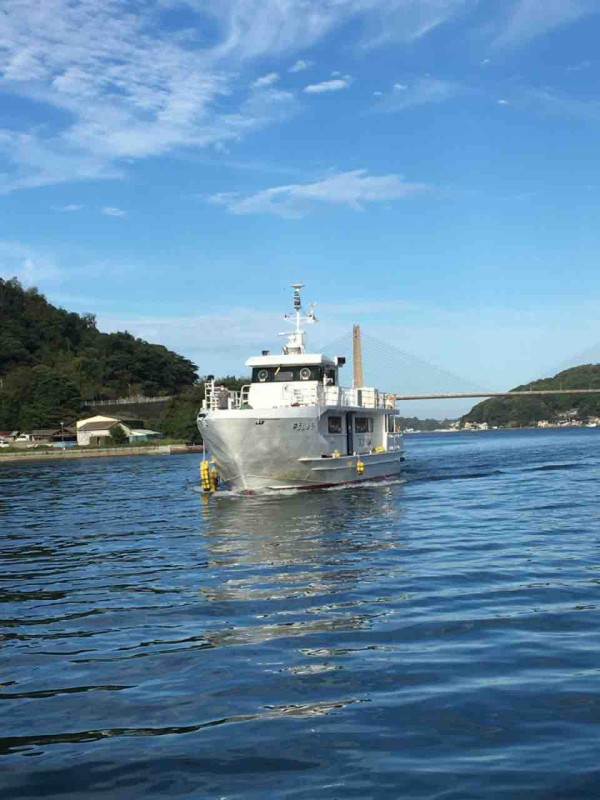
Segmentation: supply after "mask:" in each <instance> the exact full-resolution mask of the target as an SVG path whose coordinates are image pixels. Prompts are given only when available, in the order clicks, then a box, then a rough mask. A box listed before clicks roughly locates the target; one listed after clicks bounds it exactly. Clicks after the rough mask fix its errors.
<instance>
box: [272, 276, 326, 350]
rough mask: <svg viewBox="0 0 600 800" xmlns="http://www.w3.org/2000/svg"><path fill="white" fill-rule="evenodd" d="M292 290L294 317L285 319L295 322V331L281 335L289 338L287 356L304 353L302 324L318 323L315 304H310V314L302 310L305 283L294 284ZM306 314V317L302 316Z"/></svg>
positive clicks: (288, 316) (290, 316) (286, 346)
mask: <svg viewBox="0 0 600 800" xmlns="http://www.w3.org/2000/svg"><path fill="white" fill-rule="evenodd" d="M291 286H292V289H293V290H294V315H293V317H292V314H286V315H285V319H286V320H289V321H292V319H293V320H294V322H295V330H294V331H293V333H280V334H279V335H280V336H287V337H288V343H287V344H286V345H284V346H283V352H284V353H285V354H286V355H292V354H301V353H304V331H303V330H302V327H301V326H302V323H303V322H308V323H312V322H317V317H316V316H315V304H314V303H311V304H310V310H309V312H308V314H307V313H306V312H305V311H303V309H302V298H301V296H300V289H303V288H304V284H303V283H292V285H291ZM303 313H304V316H302V315H303Z"/></svg>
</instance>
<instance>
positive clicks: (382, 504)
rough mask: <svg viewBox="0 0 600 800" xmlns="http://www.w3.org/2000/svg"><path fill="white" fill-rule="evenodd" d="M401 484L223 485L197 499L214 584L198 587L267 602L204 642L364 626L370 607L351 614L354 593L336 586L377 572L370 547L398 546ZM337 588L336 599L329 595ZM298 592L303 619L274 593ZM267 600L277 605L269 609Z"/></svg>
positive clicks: (225, 598)
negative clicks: (240, 490)
mask: <svg viewBox="0 0 600 800" xmlns="http://www.w3.org/2000/svg"><path fill="white" fill-rule="evenodd" d="M400 486H401V484H400V483H399V482H395V483H392V484H389V485H384V484H379V485H377V486H375V487H374V486H366V487H360V488H358V489H357V488H356V487H352V488H348V489H346V490H343V491H341V490H334V491H331V492H327V493H324V492H319V491H317V492H295V493H283V492H282V493H269V494H263V495H254V496H250V497H249V496H242V495H235V494H231V493H224V494H223V495H220V496H219V495H216V496H213V497H211V498H210V500H211V502H210V503H206V502H203V501H204V497H201V498H200V509H201V513H202V516H203V520H204V523H205V528H204V530H203V534H202V535H203V537H204V538H205V541H206V545H207V549H208V552H209V554H210V562H209V563H210V565H211V566H213V567H216V568H218V569H219V574H220V577H219V583H218V585H216V586H206V587H202V588H201V591H202V593H203V595H204V596H205V597H206V598H207V599H208V600H210V601H212V602H231V601H239V602H257V601H260V602H261V603H263V604H266V603H269V601H271V603H270V605H269V608H270V610H269V612H268V613H264V614H262V615H260V621H254V620H253V619H249V620H248V621H246V623H245V624H244V625H243V626H231V627H227V628H226V629H223V630H212V631H210V632H208V633H207V634H206V637H207V639H208V641H210V642H211V643H213V644H215V645H231V644H242V643H249V642H253V643H258V642H262V641H267V640H270V639H276V638H279V637H281V636H285V637H289V636H305V635H307V634H310V633H324V632H327V631H335V630H340V629H358V628H361V627H363V626H365V625H367V624H368V622H369V620H370V619H371V618H372V617H374V616H376V615H373V614H366V613H360V610H359V606H360V600H353V599H348V597H347V596H346V594H345V593H347V592H350V591H351V590H352V588H353V587H355V586H356V585H357V584H358V582H362V583H363V584H364V583H366V582H368V581H369V580H370V573H372V572H374V571H375V572H376V571H377V563H378V562H377V560H376V559H373V557H372V556H373V554H375V553H376V552H378V551H385V550H389V549H391V548H395V547H398V546H401V535H400V536H399V531H400V530H401V524H400V517H401V506H400V505H399V504H398V503H397V502H394V497H395V496H396V493H397V492H398V491H399V487H400ZM324 495H325V496H324ZM363 522H364V523H365V524H362V523H363ZM386 531H387V535H386ZM256 565H260V569H256ZM342 592H344V599H340V600H339V601H336V595H339V594H340V593H342ZM299 598H314V599H315V601H313V602H312V603H311V605H309V606H307V605H306V604H303V611H302V618H298V619H294V617H297V616H299V615H298V614H297V613H295V611H294V610H293V609H290V608H289V606H288V605H287V604H285V605H284V604H283V603H282V602H281V601H286V600H293V599H299ZM318 598H321V599H322V602H316V599H318ZM325 599H326V602H325ZM273 601H279V602H280V606H282V607H273V605H272V603H273ZM297 669H298V670H299V669H300V668H299V667H298V668H297Z"/></svg>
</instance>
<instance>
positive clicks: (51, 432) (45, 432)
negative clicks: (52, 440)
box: [31, 425, 75, 436]
mask: <svg viewBox="0 0 600 800" xmlns="http://www.w3.org/2000/svg"><path fill="white" fill-rule="evenodd" d="M74 433H75V431H74V430H73V429H72V428H67V426H66V425H64V426H63V427H62V428H35V429H34V430H32V431H31V434H32V436H61V434H62V435H63V436H72V435H73V434H74Z"/></svg>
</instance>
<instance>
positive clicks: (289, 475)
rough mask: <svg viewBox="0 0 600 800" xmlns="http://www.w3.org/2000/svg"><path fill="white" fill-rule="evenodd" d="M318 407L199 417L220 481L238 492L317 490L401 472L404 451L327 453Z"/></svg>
mask: <svg viewBox="0 0 600 800" xmlns="http://www.w3.org/2000/svg"><path fill="white" fill-rule="evenodd" d="M326 410H327V409H326V408H324V407H320V406H313V407H308V408H307V407H302V408H293V407H292V408H286V409H271V410H268V409H265V410H264V411H261V416H260V417H257V416H256V415H255V414H252V413H249V412H248V411H218V412H213V413H208V414H206V415H205V416H203V417H200V418H199V420H198V427H199V430H200V432H201V434H202V437H203V439H204V442H205V444H206V446H207V448H208V451H209V452H210V454H211V456H212V457H213V458H214V460H215V463H216V465H217V469H218V470H219V474H220V476H221V479H222V480H223V481H224V482H225V483H227V484H228V485H229V486H231V488H233V489H235V490H238V491H251V492H252V491H261V490H265V489H316V488H324V487H328V486H336V485H340V484H345V483H358V482H362V481H370V480H381V479H384V478H389V477H393V476H397V475H398V474H400V472H401V471H402V462H403V460H404V456H403V452H402V450H401V449H397V450H394V451H393V452H383V453H374V452H373V453H363V454H360V455H355V454H353V455H342V456H340V457H339V458H332V457H329V456H328V454H329V453H330V452H331V450H330V443H329V442H328V441H327V438H326V437H325V436H323V435H322V433H321V429H322V425H321V424H320V419H321V416H322V415H323V413H324V412H325V411H326Z"/></svg>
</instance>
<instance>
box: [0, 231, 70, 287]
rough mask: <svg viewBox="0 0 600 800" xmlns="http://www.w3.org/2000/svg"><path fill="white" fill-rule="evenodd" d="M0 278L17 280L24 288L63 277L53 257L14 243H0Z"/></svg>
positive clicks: (19, 243)
mask: <svg viewBox="0 0 600 800" xmlns="http://www.w3.org/2000/svg"><path fill="white" fill-rule="evenodd" d="M0 277H2V278H5V279H8V278H18V279H19V280H20V281H21V283H23V284H24V285H25V286H36V285H37V284H39V283H40V282H50V283H53V282H56V281H60V280H61V279H62V278H63V277H64V272H63V270H62V269H61V268H60V267H59V266H58V264H57V262H56V259H55V258H54V256H52V255H49V254H47V253H41V252H39V251H37V250H35V249H33V248H32V247H28V246H27V245H24V244H22V243H21V242H15V241H0Z"/></svg>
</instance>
